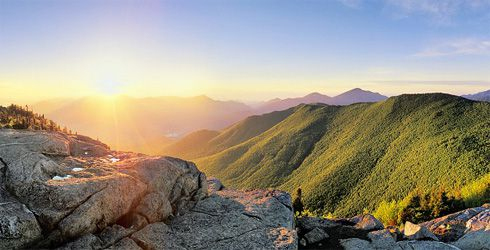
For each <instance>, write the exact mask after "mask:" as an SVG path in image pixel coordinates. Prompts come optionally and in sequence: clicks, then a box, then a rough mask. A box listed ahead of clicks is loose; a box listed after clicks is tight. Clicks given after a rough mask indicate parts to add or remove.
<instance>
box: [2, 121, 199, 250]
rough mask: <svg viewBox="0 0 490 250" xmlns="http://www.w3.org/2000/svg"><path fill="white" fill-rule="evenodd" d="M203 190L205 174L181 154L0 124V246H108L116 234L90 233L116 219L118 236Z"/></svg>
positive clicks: (176, 209)
mask: <svg viewBox="0 0 490 250" xmlns="http://www.w3.org/2000/svg"><path fill="white" fill-rule="evenodd" d="M206 194H207V183H206V177H205V176H204V174H203V173H201V172H199V171H198V170H197V168H196V166H195V165H194V164H192V163H189V162H186V161H182V160H179V159H175V158H171V157H150V156H146V155H142V154H134V153H123V152H116V151H111V150H110V149H109V147H107V146H106V145H105V144H103V143H100V142H98V141H95V140H92V139H90V138H88V137H85V136H78V135H66V134H62V133H50V132H39V131H36V132H34V131H25V130H22V131H20V130H10V129H0V249H18V248H26V247H34V248H51V247H57V246H61V245H63V244H64V243H66V242H70V241H73V242H74V244H72V245H73V246H75V247H72V248H77V247H76V243H77V241H78V243H81V242H82V243H83V242H84V244H82V245H80V246H83V247H82V248H84V249H86V248H87V247H88V246H92V245H93V246H101V247H110V246H112V245H113V244H115V243H116V241H117V242H118V241H119V240H112V241H114V242H112V243H111V240H109V239H107V240H106V242H104V241H103V240H102V238H101V237H99V236H97V237H95V236H94V235H93V234H100V235H102V236H103V234H102V233H104V232H105V231H104V230H106V231H107V229H108V228H111V227H112V228H113V227H115V226H118V225H120V226H119V227H116V228H115V229H114V230H113V231H114V232H112V233H113V234H114V235H115V236H113V237H116V236H117V237H119V239H122V238H124V237H126V236H127V235H129V234H131V233H133V232H135V231H136V230H137V229H138V228H141V227H143V226H145V225H146V224H148V223H152V222H156V221H165V220H168V219H169V218H170V217H172V216H178V215H180V214H183V213H185V212H186V211H188V210H189V209H190V208H192V207H193V206H194V205H195V204H196V203H197V201H199V200H200V199H202V198H204V197H205V196H206ZM121 228H122V229H121ZM94 237H95V238H94ZM117 237H116V238H117ZM108 242H109V243H108ZM124 243H125V242H122V243H121V244H124ZM126 243H127V242H126Z"/></svg>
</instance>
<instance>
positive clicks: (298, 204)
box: [293, 188, 305, 213]
mask: <svg viewBox="0 0 490 250" xmlns="http://www.w3.org/2000/svg"><path fill="white" fill-rule="evenodd" d="M293 209H294V211H295V212H299V213H301V212H303V210H304V209H305V207H304V205H303V201H302V197H301V188H298V189H296V194H295V197H294V201H293Z"/></svg>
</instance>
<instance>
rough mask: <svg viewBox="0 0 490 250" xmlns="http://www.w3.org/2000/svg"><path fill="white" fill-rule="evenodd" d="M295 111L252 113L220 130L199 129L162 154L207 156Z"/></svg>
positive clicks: (255, 133) (230, 145)
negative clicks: (252, 114)
mask: <svg viewBox="0 0 490 250" xmlns="http://www.w3.org/2000/svg"><path fill="white" fill-rule="evenodd" d="M294 111H295V108H290V109H287V110H283V111H275V112H272V113H268V114H263V115H254V116H250V117H248V118H245V119H244V120H242V121H240V122H237V123H235V124H233V125H231V126H230V127H228V128H225V129H224V130H222V131H221V132H217V131H209V130H199V131H196V132H193V133H190V134H189V135H187V136H185V137H184V138H182V139H181V140H179V141H177V142H175V143H173V144H171V145H169V146H167V147H166V148H165V149H164V150H163V151H162V154H166V155H173V156H177V157H181V158H184V159H195V158H198V157H203V156H208V155H212V154H215V153H217V152H220V151H222V150H225V149H227V148H230V147H233V146H235V145H238V144H240V143H242V142H244V141H247V140H249V139H250V138H253V137H255V136H257V135H260V134H261V133H263V132H265V131H267V130H268V129H270V128H272V127H273V126H275V125H276V124H277V123H279V122H281V121H282V120H284V119H286V118H287V117H288V116H289V115H290V114H292V113H293V112H294Z"/></svg>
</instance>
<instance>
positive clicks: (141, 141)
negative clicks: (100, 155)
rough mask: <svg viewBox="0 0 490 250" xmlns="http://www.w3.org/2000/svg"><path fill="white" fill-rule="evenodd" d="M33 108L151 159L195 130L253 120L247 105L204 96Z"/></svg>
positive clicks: (43, 104)
mask: <svg viewBox="0 0 490 250" xmlns="http://www.w3.org/2000/svg"><path fill="white" fill-rule="evenodd" d="M54 107H57V108H54ZM33 109H34V110H35V111H36V112H38V113H45V114H46V117H49V118H50V119H53V120H56V121H57V122H58V123H60V124H63V125H66V126H68V127H70V128H71V129H72V130H73V131H77V132H78V133H81V134H86V135H89V136H91V137H94V138H99V139H101V140H103V141H106V142H107V143H108V144H109V145H111V147H113V148H115V149H119V150H134V151H136V152H144V153H149V154H152V153H155V152H154V149H155V148H156V149H158V148H161V147H163V146H164V145H166V144H168V143H170V142H172V141H174V140H175V138H177V137H179V136H181V135H183V134H186V133H189V132H191V131H194V130H196V129H199V128H208V129H222V128H224V127H226V126H229V125H230V124H232V123H234V122H237V121H239V120H241V119H243V117H246V116H248V115H251V112H250V107H249V106H247V105H245V104H243V103H239V102H234V101H216V100H213V99H211V98H208V97H206V96H196V97H155V98H133V97H127V96H118V97H112V98H104V97H85V98H81V99H75V100H55V101H48V102H41V103H38V104H34V105H33Z"/></svg>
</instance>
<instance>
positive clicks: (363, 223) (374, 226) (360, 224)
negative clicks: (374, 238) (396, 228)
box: [348, 214, 385, 231]
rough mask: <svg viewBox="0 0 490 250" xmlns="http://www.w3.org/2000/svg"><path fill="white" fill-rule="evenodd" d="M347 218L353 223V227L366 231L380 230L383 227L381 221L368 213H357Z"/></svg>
mask: <svg viewBox="0 0 490 250" xmlns="http://www.w3.org/2000/svg"><path fill="white" fill-rule="evenodd" d="M348 220H349V221H351V222H352V223H354V224H355V225H354V227H356V228H358V229H362V230H366V231H373V230H381V229H384V228H385V226H384V225H383V223H381V221H379V220H378V219H376V218H375V217H374V216H372V215H370V214H364V215H358V216H355V217H352V218H350V219H348Z"/></svg>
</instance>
